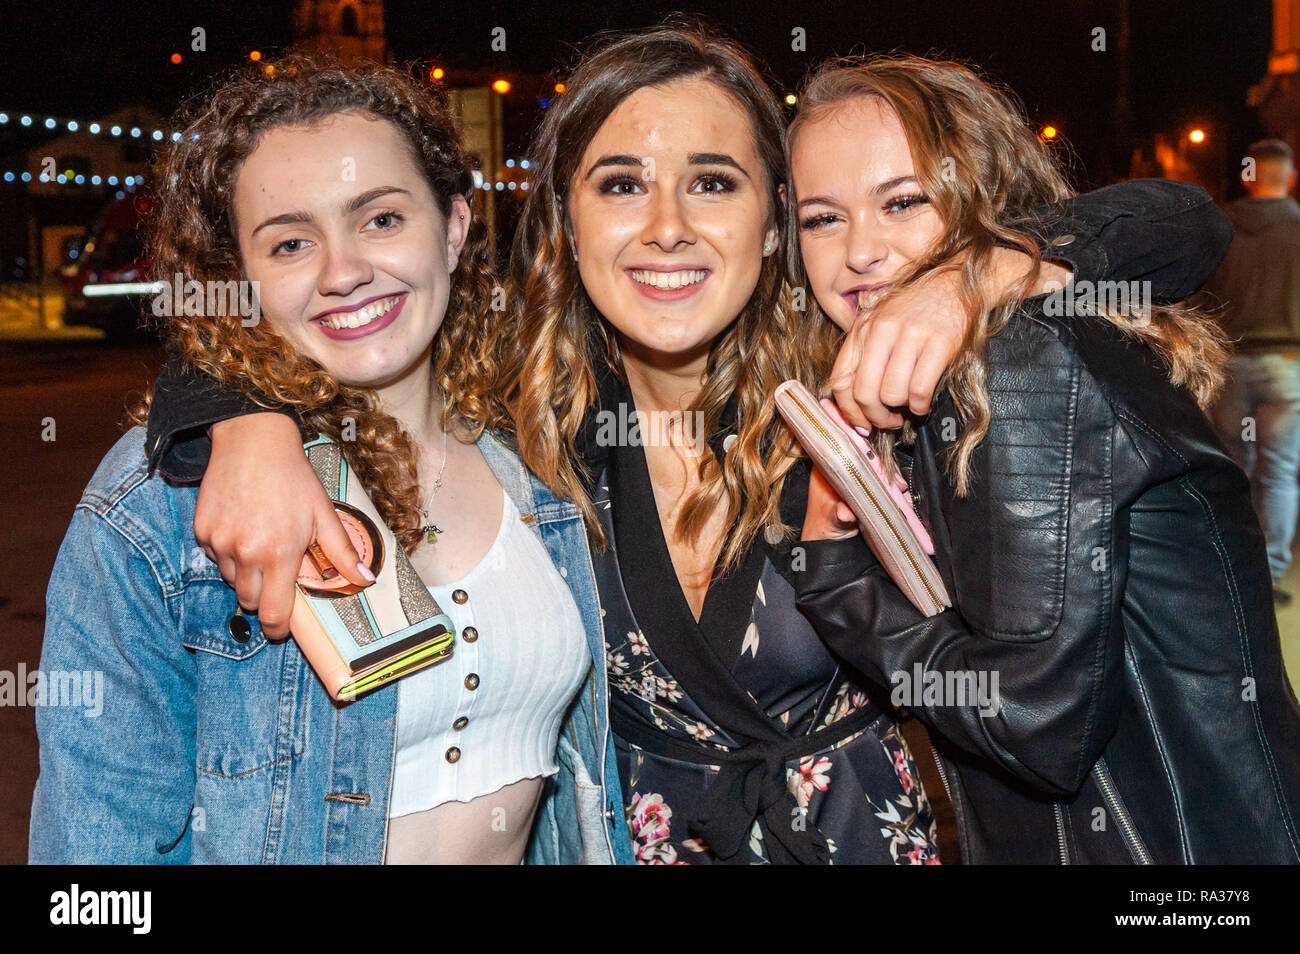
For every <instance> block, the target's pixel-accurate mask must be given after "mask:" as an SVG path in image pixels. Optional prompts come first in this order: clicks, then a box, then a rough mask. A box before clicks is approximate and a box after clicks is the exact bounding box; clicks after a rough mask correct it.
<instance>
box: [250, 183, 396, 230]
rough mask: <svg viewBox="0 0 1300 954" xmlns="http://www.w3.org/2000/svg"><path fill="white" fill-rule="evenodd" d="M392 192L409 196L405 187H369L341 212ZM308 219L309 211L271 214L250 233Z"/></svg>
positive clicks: (310, 218) (363, 205) (297, 223)
mask: <svg viewBox="0 0 1300 954" xmlns="http://www.w3.org/2000/svg"><path fill="white" fill-rule="evenodd" d="M394 193H401V194H402V195H406V196H409V195H410V194H411V193H410V192H409V191H407V190H406V189H400V188H398V187H397V186H380V187H379V188H377V189H371V190H370V191H369V192H363V193H361V194H360V195H359V196H356V197H354V198H352V199H350V200H348V202H347V204H346V205H344V206H343V212H344V214H345V215H351V214H352V213H353V212H356V211H357V210H358V209H363V208H365V207H366V206H367V205H369V204H370V203H371V202H374V201H375V200H376V199H379V198H382V197H383V196H386V195H392V194H394ZM310 221H312V216H311V213H309V212H283V213H281V214H280V215H273V216H271V218H269V219H267V220H266V221H265V222H263V223H262V224H261V225H259V226H258V227H257V228H255V229H253V232H252V234H253V235H256V234H257V233H258V232H260V231H262V229H264V228H268V227H270V226H272V225H303V224H306V223H308V222H310Z"/></svg>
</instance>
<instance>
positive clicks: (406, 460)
mask: <svg viewBox="0 0 1300 954" xmlns="http://www.w3.org/2000/svg"><path fill="white" fill-rule="evenodd" d="M177 126H178V128H179V129H180V131H181V135H180V136H179V137H178V138H177V139H176V141H175V142H174V143H172V144H170V145H169V146H168V147H167V148H166V150H165V152H164V154H163V157H162V163H161V173H160V176H161V181H160V184H159V188H158V207H157V217H156V219H155V220H153V221H152V222H151V223H150V226H149V229H150V248H151V262H152V265H153V267H154V269H155V271H156V277H157V278H158V279H159V280H161V281H165V282H167V283H168V284H170V283H171V279H172V277H173V276H181V277H182V278H183V279H184V281H185V282H187V283H188V282H190V281H196V282H199V283H201V284H206V283H207V282H210V281H220V282H225V281H246V282H250V283H255V285H254V287H255V288H256V289H257V295H258V299H259V304H260V311H261V320H260V321H246V320H242V316H240V315H237V314H232V313H230V312H228V311H227V312H220V311H211V310H207V309H204V310H203V312H204V313H195V312H197V311H199V310H198V309H195V310H194V311H193V312H191V313H188V314H186V313H182V314H177V315H175V316H174V317H172V318H171V319H170V321H169V322H168V324H167V326H166V329H165V330H166V334H167V337H168V340H169V341H170V342H171V344H172V346H173V348H174V350H175V351H176V353H177V354H178V355H179V356H180V360H181V361H183V362H184V363H185V365H186V366H188V367H190V368H193V369H195V370H196V371H198V372H202V373H203V374H206V375H208V376H209V377H208V378H207V379H206V380H210V381H212V382H214V384H216V383H220V384H223V385H224V386H225V387H226V388H227V389H228V391H227V398H228V399H231V398H232V395H233V400H235V401H236V402H245V403H248V404H251V405H252V406H258V403H257V402H261V403H275V404H277V405H279V406H281V407H283V408H286V409H288V410H290V411H292V412H293V413H295V414H296V415H297V416H298V418H299V419H300V421H301V426H302V434H301V435H299V434H298V433H297V431H296V429H295V436H294V437H293V440H292V444H293V446H294V448H295V449H296V451H297V453H298V455H299V457H300V458H301V459H304V460H305V455H303V453H302V449H301V447H300V446H299V443H298V442H299V441H300V440H302V439H304V438H306V437H310V436H312V435H316V434H323V435H326V436H328V437H330V438H332V439H333V440H334V441H335V442H336V443H337V444H338V446H339V447H340V449H341V451H342V453H343V455H344V457H345V458H346V460H347V462H348V464H349V465H350V466H351V467H352V468H353V469H354V471H355V472H356V474H357V475H358V476H359V478H360V480H361V482H362V484H363V486H364V487H365V489H366V490H367V491H368V493H369V494H370V496H371V498H372V500H373V501H374V503H375V505H376V508H377V509H378V511H379V513H380V514H381V515H382V517H383V518H384V520H385V521H386V522H387V523H388V524H389V526H390V527H391V529H392V530H393V532H394V534H395V535H396V537H397V539H398V541H399V542H400V544H401V545H402V547H403V550H404V551H405V560H407V561H409V566H411V567H413V568H414V569H415V570H416V571H417V572H418V573H419V575H420V578H421V579H422V580H423V582H424V583H425V584H426V585H427V586H428V588H429V590H430V592H431V593H432V594H433V596H434V598H435V599H436V601H437V603H438V604H439V606H440V607H441V608H442V610H443V612H444V613H446V614H447V615H448V616H450V618H451V620H452V622H453V623H454V624H455V629H456V633H457V640H456V644H455V647H454V652H453V655H452V656H451V658H450V659H447V660H444V661H442V662H440V663H438V664H437V665H434V666H431V667H429V668H427V669H424V670H422V671H420V672H417V673H414V674H411V675H409V676H407V677H406V678H404V679H402V680H400V681H399V682H398V683H397V684H396V685H390V686H388V687H385V688H383V689H380V690H378V691H375V692H372V693H370V694H369V695H364V696H362V697H361V698H359V699H356V700H355V701H352V702H349V703H346V704H342V703H338V702H335V701H334V700H333V699H332V698H331V696H330V694H329V693H328V692H327V691H326V690H325V689H324V687H323V686H322V684H321V682H320V681H319V680H318V679H317V678H316V676H315V675H314V674H313V672H312V670H311V667H310V666H308V665H307V663H306V661H305V658H304V656H303V654H302V653H301V652H300V651H299V650H298V648H297V645H296V643H295V642H293V641H292V640H289V641H281V642H273V641H271V640H269V639H268V638H267V636H268V634H267V633H266V632H265V630H264V628H263V627H262V626H261V625H260V623H259V620H258V619H257V618H256V617H255V616H252V615H249V616H244V615H243V614H242V613H241V612H240V602H245V606H246V607H247V608H250V609H251V608H255V606H256V603H255V602H254V603H253V604H252V605H251V606H249V604H248V603H247V602H246V600H247V596H246V593H245V592H244V588H245V587H246V585H247V579H246V578H245V579H242V580H239V581H237V584H238V585H237V588H236V590H232V589H231V588H230V587H228V586H227V585H226V584H225V583H224V582H222V579H221V573H220V571H219V567H218V565H217V564H216V563H215V562H213V561H212V560H210V559H208V558H207V557H206V556H205V552H204V551H205V548H204V547H201V546H200V544H199V541H198V539H197V538H196V536H195V529H194V515H195V509H196V506H197V503H198V497H199V496H200V494H199V491H198V489H197V488H196V487H194V486H187V485H184V484H180V483H174V482H172V481H169V480H165V479H164V477H163V476H162V475H153V474H151V471H152V467H151V465H150V463H149V460H148V457H147V454H146V441H145V434H144V429H143V428H139V427H136V428H134V429H132V430H131V431H130V432H129V433H127V434H126V435H125V436H124V437H123V438H122V439H121V440H120V441H119V442H118V444H117V445H116V447H114V448H113V450H112V451H110V453H109V454H108V456H107V457H105V459H104V460H103V462H102V463H101V464H100V467H99V469H98V470H97V472H96V474H95V476H94V477H93V478H92V480H91V482H90V485H89V487H87V489H86V492H85V495H84V496H83V498H82V501H81V503H80V504H79V505H78V507H77V510H76V513H75V515H74V517H73V520H72V525H71V527H70V529H69V530H68V534H67V536H66V538H65V540H64V543H63V547H62V549H61V550H60V553H59V558H58V562H57V564H56V566H55V570H54V574H53V577H52V579H51V581H50V588H49V615H48V620H47V625H46V634H45V644H44V649H43V652H42V656H41V667H42V670H44V671H51V672H56V671H71V672H77V673H81V672H85V673H87V677H88V678H89V675H90V673H99V674H101V675H102V676H103V677H104V680H105V685H104V686H103V690H102V693H101V698H102V700H103V710H102V712H99V713H96V716H97V717H96V718H93V719H92V718H86V716H85V713H83V712H82V711H81V710H79V709H70V708H66V707H63V708H60V707H43V708H42V709H41V710H40V711H39V712H38V713H37V716H36V722H37V732H38V735H39V737H40V778H39V780H38V782H37V786H36V793H35V799H34V803H33V807H32V816H31V841H30V854H31V860H32V861H33V862H59V863H88V862H95V863H138V864H144V863H185V862H196V863H197V862H206V863H211V862H219V863H245V864H246V863H257V862H268V863H297V864H303V863H315V864H320V863H326V862H331V863H372V864H373V863H378V862H381V861H383V862H387V863H411V862H440V863H441V862H460V863H467V862H475V863H483V862H491V863H507V864H514V863H518V862H520V861H521V860H524V859H527V860H529V861H533V862H550V863H556V862H565V863H576V862H578V861H580V860H593V861H594V860H604V861H607V862H608V861H615V860H621V859H627V858H630V854H631V853H630V849H629V847H628V841H627V837H626V835H624V834H623V833H622V831H623V830H622V828H621V813H617V812H614V811H613V810H612V809H611V808H610V807H609V804H610V803H612V804H613V805H618V804H619V793H618V788H617V785H616V784H615V785H614V786H612V788H613V792H614V794H613V796H612V797H611V798H612V802H611V799H608V798H606V796H605V794H604V790H605V780H606V778H608V777H612V776H613V774H614V769H613V768H612V764H613V763H612V759H611V758H610V757H609V756H608V755H607V752H606V747H605V731H606V730H605V725H604V713H603V711H602V709H603V693H604V690H605V687H604V682H603V679H602V680H601V681H600V682H599V683H597V682H596V678H595V674H596V673H597V672H598V671H599V670H598V669H597V668H596V666H595V663H596V662H597V661H601V662H603V655H604V654H603V647H602V645H601V641H600V617H599V613H598V607H597V605H596V603H595V600H594V598H593V597H592V595H591V594H590V592H589V591H588V590H586V589H583V588H581V587H579V588H578V589H576V590H571V589H570V587H569V586H568V585H567V584H566V580H565V574H566V572H567V571H566V569H565V568H566V566H567V565H570V564H572V565H575V566H576V565H578V562H579V561H582V560H585V554H586V536H585V533H584V530H583V526H582V521H581V517H580V515H579V514H578V512H577V511H576V510H575V509H574V508H573V507H572V506H571V505H568V504H565V503H564V502H563V501H559V500H556V499H555V498H554V497H553V496H552V495H551V494H550V493H549V492H548V491H547V490H546V488H545V487H544V486H543V485H542V484H540V483H539V482H537V481H536V480H534V479H532V478H530V477H529V476H528V474H527V473H526V472H525V471H524V470H523V469H522V467H521V466H520V464H519V461H518V458H517V457H516V456H515V455H514V454H513V453H511V452H510V451H509V450H508V449H507V448H505V447H504V446H502V445H501V444H500V443H499V442H498V441H497V439H496V438H495V437H494V436H493V434H492V433H491V431H490V430H488V428H487V426H486V424H487V422H486V420H485V418H484V415H483V408H482V405H481V404H480V403H478V402H477V399H476V398H475V395H476V394H478V393H480V392H482V391H483V384H482V380H483V376H485V375H490V372H491V370H492V369H491V365H490V364H488V363H486V362H485V361H484V360H483V359H482V356H481V355H480V354H479V342H480V341H481V340H482V339H484V338H485V337H486V336H487V334H488V332H489V329H488V323H489V322H490V320H491V318H492V315H493V312H492V311H491V309H490V308H489V307H488V304H489V301H490V296H491V289H492V286H493V284H494V282H495V278H494V273H493V270H492V265H491V260H490V257H489V253H488V246H487V235H486V231H485V230H484V229H483V227H482V225H481V223H479V222H477V221H476V220H475V219H474V216H473V213H472V211H471V209H470V206H469V202H468V201H467V197H472V194H473V180H472V168H471V164H470V160H469V157H468V156H467V154H466V152H465V150H464V148H463V146H462V145H461V143H460V140H459V137H458V134H457V130H456V127H455V123H454V121H453V119H452V116H451V113H450V110H449V109H448V107H447V105H446V104H445V103H444V102H442V101H440V100H439V99H438V98H437V97H436V96H435V95H433V93H432V92H431V91H430V90H429V89H428V88H426V87H424V86H422V85H420V84H418V83H417V82H415V81H413V80H412V79H411V78H410V77H409V76H408V75H406V74H404V73H402V72H401V71H399V70H396V69H393V68H389V67H378V66H361V67H355V68H344V67H340V66H337V65H332V64H331V63H329V62H328V61H321V60H316V59H312V58H307V57H300V56H295V57H289V58H286V59H284V60H281V61H278V62H274V63H270V64H265V65H259V66H258V67H256V68H250V69H249V70H247V71H245V72H242V73H239V74H237V75H235V76H233V77H232V78H230V79H228V80H227V81H225V82H223V83H222V84H221V85H220V86H219V87H218V88H217V89H216V90H215V91H214V92H213V93H212V94H211V96H210V97H204V98H200V99H196V100H194V101H193V103H192V108H191V110H190V111H189V112H187V113H183V114H182V115H181V116H180V117H179V120H178V123H177ZM172 310H173V311H177V310H181V311H184V310H185V309H172ZM173 393H174V392H173ZM167 395H168V391H167V387H166V380H165V379H164V381H163V382H161V383H160V384H159V387H158V389H157V390H156V391H155V394H154V399H155V404H158V403H160V402H166V401H167V400H168V397H167ZM155 410H156V408H155ZM182 413H190V411H189V410H188V409H186V408H182ZM138 417H142V414H140V415H138ZM280 419H281V420H282V421H284V422H287V423H289V424H290V425H293V421H292V420H291V419H290V418H289V417H284V416H280ZM295 428H296V426H295ZM181 476H183V475H181ZM316 490H317V491H318V492H319V491H320V486H319V482H317V487H316ZM434 521H436V522H437V524H438V526H439V529H440V531H441V532H442V539H440V540H439V541H438V542H437V544H436V546H435V544H434V542H433V537H432V535H431V534H430V533H429V532H428V531H427V530H425V529H422V527H425V526H427V525H429V524H431V523H433V522H434ZM221 541H222V537H221V535H220V533H218V534H215V535H214V537H213V544H214V546H215V550H214V551H213V552H214V553H217V554H220V551H221V545H222V543H221ZM307 542H310V540H308V541H306V542H303V541H295V540H293V539H289V538H282V539H281V540H279V541H278V546H279V547H280V548H281V552H282V553H285V554H288V555H291V556H292V557H293V561H294V562H296V561H300V560H301V555H302V552H303V551H304V549H305V547H306V545H307ZM220 559H222V560H223V561H224V560H225V559H227V557H226V556H221V557H220ZM336 566H340V567H341V568H342V569H343V572H344V573H345V574H346V575H347V576H349V577H351V578H353V581H354V582H357V583H360V584H365V583H366V582H367V578H368V579H369V580H371V581H373V579H374V577H373V576H368V577H367V574H368V568H367V567H366V566H364V565H359V564H358V562H357V561H356V560H355V559H354V560H353V562H352V563H351V564H336ZM275 569H276V570H285V571H287V572H288V573H289V576H288V578H287V582H288V585H290V586H292V580H293V578H294V576H296V575H297V572H298V571H297V569H296V568H294V567H292V566H287V567H276V568H275ZM577 579H580V578H576V575H575V580H574V581H569V582H576V581H577ZM265 582H266V585H267V586H268V587H271V588H275V587H277V586H278V585H280V583H281V582H285V580H284V578H281V577H276V576H275V575H274V574H273V573H271V572H268V574H267V577H266V581H265ZM609 819H613V820H614V821H613V822H611V821H610V820H609Z"/></svg>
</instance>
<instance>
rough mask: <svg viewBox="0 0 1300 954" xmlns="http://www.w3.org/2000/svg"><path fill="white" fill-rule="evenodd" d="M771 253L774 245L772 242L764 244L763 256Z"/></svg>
mask: <svg viewBox="0 0 1300 954" xmlns="http://www.w3.org/2000/svg"><path fill="white" fill-rule="evenodd" d="M771 251H772V243H771V242H764V243H763V254H764V255H767V254H768V253H769V252H771Z"/></svg>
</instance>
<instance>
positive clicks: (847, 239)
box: [790, 97, 944, 331]
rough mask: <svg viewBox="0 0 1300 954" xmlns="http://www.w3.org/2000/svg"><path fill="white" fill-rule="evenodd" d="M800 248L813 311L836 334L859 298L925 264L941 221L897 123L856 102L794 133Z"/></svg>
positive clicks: (890, 114) (870, 100)
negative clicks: (913, 266) (823, 317)
mask: <svg viewBox="0 0 1300 954" xmlns="http://www.w3.org/2000/svg"><path fill="white" fill-rule="evenodd" d="M790 161H791V169H790V176H791V181H792V182H793V183H794V190H795V197H796V200H797V202H798V210H797V222H798V228H799V248H800V251H801V252H802V254H803V263H804V270H805V271H806V272H807V274H808V281H809V283H810V284H811V285H812V291H813V295H815V296H816V298H817V302H818V304H820V305H821V307H822V310H823V311H824V312H826V314H827V316H828V317H830V319H831V320H832V321H834V322H835V323H836V324H837V325H839V326H840V328H842V329H844V330H846V331H847V330H848V329H849V328H850V327H851V326H852V325H853V321H854V318H855V317H856V315H857V299H858V294H859V293H860V292H864V291H865V292H872V291H877V292H883V291H884V290H885V289H886V288H888V286H889V284H890V282H891V281H892V280H893V278H894V277H895V276H896V275H898V274H900V273H901V272H902V270H903V269H905V268H906V267H907V266H908V265H910V264H912V263H913V262H915V261H917V260H919V259H921V258H923V257H924V256H925V255H926V253H927V252H928V251H929V250H930V249H931V248H932V247H933V246H934V244H935V243H936V242H937V241H938V239H939V238H940V237H941V236H942V235H943V228H944V223H943V220H942V218H941V217H940V216H939V213H938V211H937V210H936V209H935V208H934V206H932V205H931V204H930V200H929V198H928V197H927V196H926V195H925V193H924V191H923V190H922V188H921V184H920V183H919V182H918V181H917V180H916V178H915V176H916V170H915V168H914V166H913V164H912V155H911V152H910V150H909V149H908V145H907V136H906V134H905V133H904V132H903V127H902V124H901V123H900V122H899V121H898V116H897V115H896V114H895V113H894V111H893V110H892V109H891V108H890V107H889V106H888V105H886V104H885V103H884V102H883V101H882V100H880V99H878V98H876V97H863V98H861V99H855V100H850V101H848V102H846V103H844V104H842V105H838V106H835V107H833V108H829V109H827V110H826V111H825V112H824V113H822V114H820V115H818V116H816V117H815V118H813V119H810V120H808V121H807V122H806V123H805V124H804V125H803V126H801V127H800V129H799V131H798V135H797V136H796V137H795V141H794V148H793V150H792V151H791V160H790Z"/></svg>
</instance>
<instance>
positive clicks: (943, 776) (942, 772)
mask: <svg viewBox="0 0 1300 954" xmlns="http://www.w3.org/2000/svg"><path fill="white" fill-rule="evenodd" d="M930 756H931V757H932V758H933V759H934V767H935V768H937V769H938V770H939V781H941V782H943V790H944V791H945V792H947V793H948V801H950V802H953V804H954V805H955V804H956V802H955V801H953V797H952V787H951V786H950V785H949V784H948V770H947V769H945V768H944V767H943V759H941V758H939V753H938V752H936V751H935V750H934V745H933V744H931V746H930Z"/></svg>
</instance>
